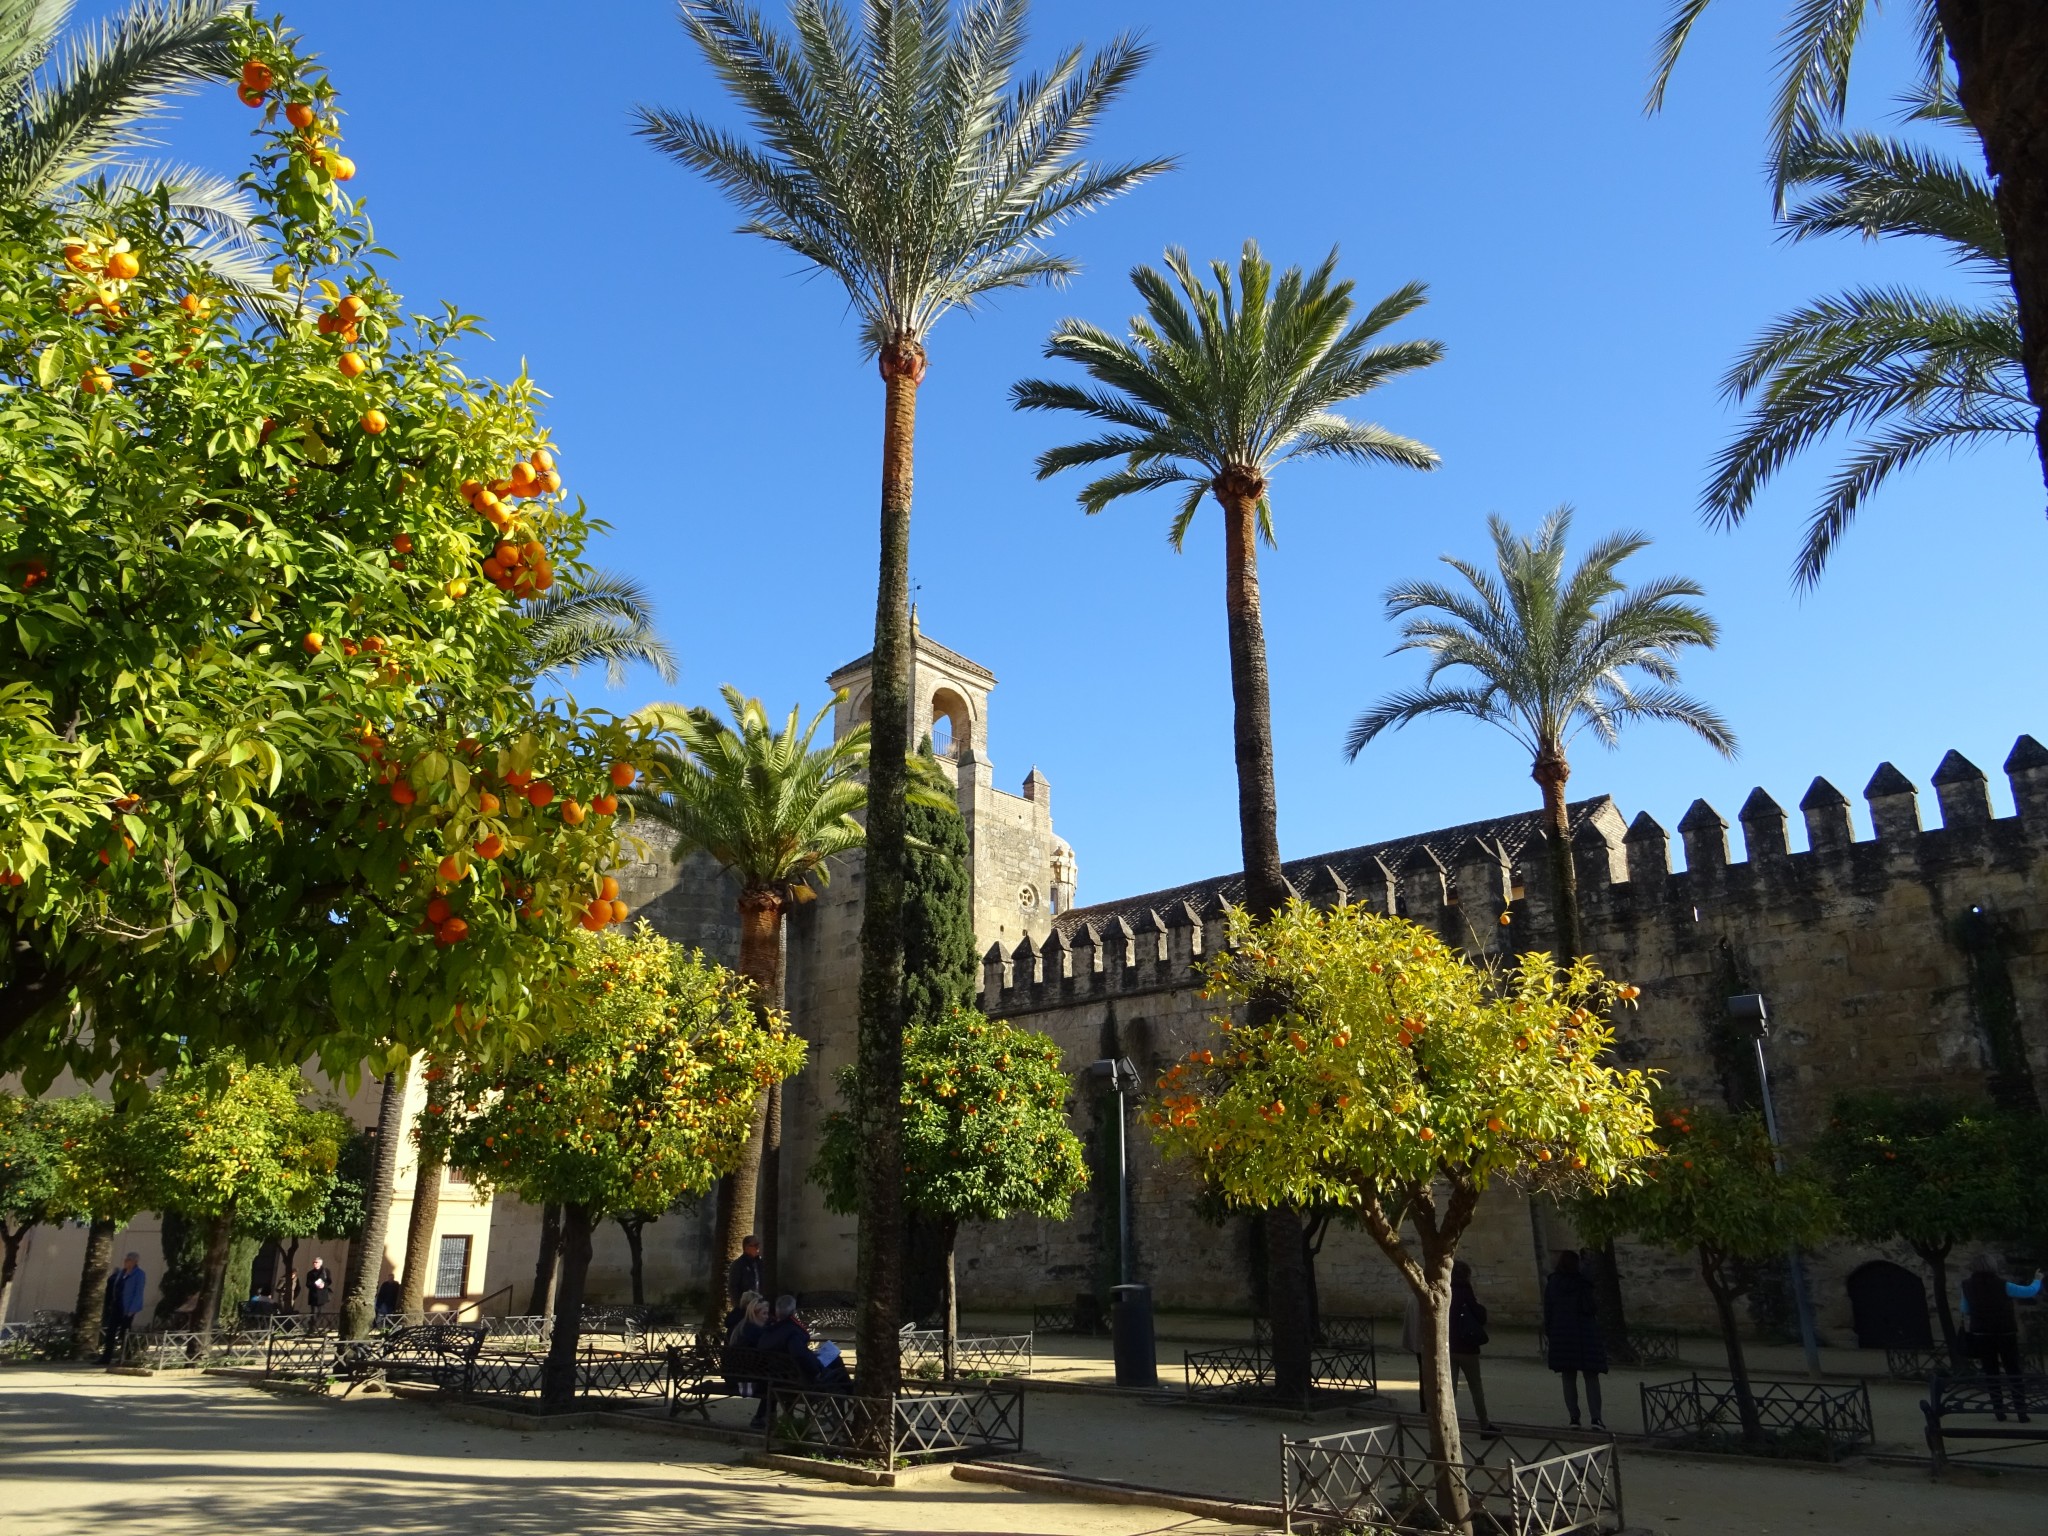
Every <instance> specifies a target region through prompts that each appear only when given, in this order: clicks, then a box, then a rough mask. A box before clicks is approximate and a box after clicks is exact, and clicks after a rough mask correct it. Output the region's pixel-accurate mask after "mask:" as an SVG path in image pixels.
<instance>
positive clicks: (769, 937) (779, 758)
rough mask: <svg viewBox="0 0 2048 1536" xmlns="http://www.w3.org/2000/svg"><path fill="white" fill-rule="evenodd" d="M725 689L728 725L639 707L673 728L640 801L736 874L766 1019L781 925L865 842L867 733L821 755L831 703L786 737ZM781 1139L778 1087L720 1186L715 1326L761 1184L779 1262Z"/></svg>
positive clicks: (789, 725)
mask: <svg viewBox="0 0 2048 1536" xmlns="http://www.w3.org/2000/svg"><path fill="white" fill-rule="evenodd" d="M720 692H721V693H722V695H723V696H724V699H725V707H726V710H727V712H728V713H729V714H730V715H731V716H732V723H731V724H730V725H728V724H727V723H726V722H725V721H723V720H720V719H719V718H718V716H717V715H715V714H713V713H712V712H711V711H710V710H709V709H705V708H702V707H698V708H694V709H683V708H680V707H678V706H676V705H673V704H654V705H650V706H648V708H647V709H645V710H644V711H642V713H641V718H642V719H643V720H646V721H648V722H650V723H652V724H653V725H655V726H656V727H657V728H659V729H661V730H663V731H666V732H668V733H669V734H670V735H671V736H672V737H673V738H674V742H675V745H674V746H673V747H669V746H660V747H657V749H656V751H655V754H654V761H653V764H652V767H651V769H650V771H649V774H648V782H647V787H646V789H645V790H644V791H643V792H642V793H640V794H639V795H637V796H636V797H635V803H636V805H637V808H638V810H639V813H640V814H641V815H642V816H645V817H647V818H648V819H650V820H652V821H655V822H658V823H659V824H661V825H663V826H665V827H668V828H670V829H671V830H673V831H674V832H675V834H676V857H677V858H678V859H680V858H682V857H683V856H684V855H686V854H688V853H691V852H693V851H696V850H702V851H703V852H705V853H708V854H709V855H710V856H711V857H712V858H714V859H716V860H717V861H718V863H719V864H721V865H722V866H724V867H725V868H726V869H728V870H730V871H731V872H732V873H733V874H734V875H735V876H736V877H737V878H738V880H739V883H740V893H739V901H738V906H739V914H740V956H739V970H740V974H741V975H743V976H745V977H746V978H747V979H748V980H749V981H751V982H752V983H753V984H754V1007H755V1010H756V1011H757V1012H758V1013H761V1014H763V1015H766V1014H767V1013H769V1012H770V1011H779V1010H780V1009H781V1008H782V1006H783V985H782V983H783V964H784V960H785V945H784V935H783V919H784V918H785V917H786V916H787V915H788V913H789V910H790V908H791V907H793V906H795V905H796V904H797V903H799V902H804V901H809V900H811V899H813V897H815V896H816V894H817V891H818V888H820V887H822V886H823V885H825V884H826V882H827V881H828V880H829V879H830V878H831V870H830V868H829V866H828V864H827V861H828V860H829V859H831V858H833V857H834V856H835V855H838V854H842V853H848V852H850V851H852V850H853V849H855V848H858V847H860V846H861V844H862V842H863V841H864V836H865V834H864V833H863V830H862V827H861V824H860V822H859V820H858V819H857V817H858V815H859V813H860V812H862V811H864V810H866V809H868V804H869V787H868V785H867V784H866V783H865V782H863V778H862V771H863V770H864V769H865V768H866V766H867V763H868V757H869V750H868V728H867V727H866V726H864V725H863V726H856V727H855V728H854V729H852V730H850V731H848V732H847V733H846V734H845V735H844V736H841V737H840V738H839V739H838V740H836V741H833V742H831V743H829V744H827V745H825V746H822V747H817V746H813V745H812V741H813V739H814V738H815V737H816V735H817V733H818V727H819V726H820V725H822V724H823V723H824V721H825V718H826V716H827V715H828V714H830V713H831V706H830V705H828V706H826V708H824V709H821V710H819V711H818V713H817V714H816V715H814V716H812V717H811V723H810V725H809V726H808V727H804V726H802V725H800V723H799V713H798V711H797V710H795V709H792V710H791V711H790V712H789V718H788V720H787V721H786V722H784V724H783V726H782V729H781V730H779V731H778V730H776V729H774V727H773V726H772V725H771V724H770V723H769V719H768V713H767V711H766V710H765V709H763V708H762V707H761V702H760V700H758V699H749V698H746V697H743V696H742V695H741V693H740V692H739V690H738V689H736V688H733V687H730V686H728V687H726V688H724V689H721V690H720ZM841 697H843V695H842V696H841ZM837 702H838V700H837V699H835V700H834V703H837ZM781 1132H782V1095H781V1091H780V1089H779V1087H777V1088H770V1089H769V1090H768V1092H767V1094H766V1095H765V1096H764V1098H763V1101H762V1106H761V1112H760V1114H759V1115H758V1116H757V1118H756V1120H755V1125H754V1134H753V1137H752V1139H751V1140H750V1141H749V1143H748V1145H747V1149H746V1151H745V1153H744V1154H743V1156H742V1159H741V1162H740V1165H739V1167H738V1168H737V1169H735V1170H734V1171H733V1172H732V1173H730V1174H728V1175H726V1176H725V1178H723V1179H721V1180H720V1181H719V1185H718V1235H717V1241H716V1243H715V1244H714V1245H713V1249H712V1255H711V1276H710V1286H709V1290H708V1292H707V1297H706V1301H705V1321H706V1323H707V1325H708V1326H710V1327H713V1328H715V1327H716V1326H717V1323H718V1320H719V1316H720V1314H721V1313H722V1312H723V1311H724V1310H725V1309H724V1304H723V1298H724V1296H725V1275H726V1268H727V1266H728V1265H730V1264H731V1263H732V1261H733V1260H734V1259H735V1258H737V1257H738V1256H739V1252H740V1242H741V1240H742V1239H743V1238H744V1237H745V1236H746V1235H747V1233H748V1232H750V1231H751V1230H753V1224H754V1209H755V1206H754V1186H755V1183H756V1181H757V1179H758V1180H760V1181H761V1182H763V1183H764V1184H765V1185H766V1186H767V1188H766V1191H765V1203H764V1209H763V1227H764V1230H763V1232H762V1237H763V1244H762V1246H763V1247H764V1248H765V1249H766V1251H767V1252H768V1254H769V1255H770V1256H771V1259H772V1257H773V1256H774V1255H776V1254H777V1252H778V1246H779V1245H777V1244H776V1238H777V1236H778V1234H777V1233H776V1232H774V1231H773V1230H771V1229H772V1228H773V1227H774V1226H775V1225H776V1217H777V1207H778V1206H779V1204H780V1199H779V1196H780V1188H781V1169H780V1159H781V1150H782V1134H781Z"/></svg>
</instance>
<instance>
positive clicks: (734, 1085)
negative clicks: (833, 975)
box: [448, 923, 804, 1407]
mask: <svg viewBox="0 0 2048 1536" xmlns="http://www.w3.org/2000/svg"><path fill="white" fill-rule="evenodd" d="M579 950H580V953H579V955H578V957H577V964H576V966H575V968H574V969H573V971H571V972H568V973H565V974H564V975H563V976H562V977H561V978H560V979H559V980H558V981H557V982H556V983H555V986H556V989H557V990H558V991H559V992H560V993H561V994H562V996H561V999H560V1001H561V1002H562V1003H563V1004H564V1005H565V1011H566V1012H567V1013H568V1015H569V1017H570V1019H571V1022H569V1023H568V1024H566V1025H564V1026H563V1027H562V1028H560V1029H559V1030H557V1031H556V1033H555V1034H553V1035H552V1036H551V1037H550V1038H549V1039H548V1041H547V1042H546V1043H545V1044H544V1045H539V1046H535V1047H533V1048H531V1049H529V1050H526V1051H523V1052H521V1053H519V1054H518V1055H516V1056H513V1057H512V1058H510V1059H509V1060H503V1061H499V1062H495V1063H493V1062H487V1061H479V1060H476V1059H475V1058H464V1059H463V1060H462V1061H461V1062H460V1063H459V1064H458V1065H457V1066H456V1067H455V1069H454V1072H453V1076H452V1078H451V1079H450V1089H449V1094H448V1099H449V1103H450V1106H451V1108H450V1114H451V1115H453V1116H455V1117H456V1118H457V1120H458V1123H457V1124H456V1126H455V1128H454V1130H453V1132H452V1133H451V1135H450V1138H449V1149H448V1160H449V1161H450V1162H451V1163H452V1164H454V1165H455V1166H456V1167H458V1168H462V1169H466V1170H467V1171H468V1172H469V1174H470V1176H471V1178H472V1179H473V1180H475V1181H476V1182H477V1183H478V1184H479V1185H480V1186H482V1187H484V1188H486V1189H488V1188H490V1187H492V1186H497V1187H502V1188H505V1189H509V1190H511V1191H512V1192H513V1193H514V1194H516V1195H518V1196H519V1197H520V1198H521V1199H522V1200H526V1201H528V1202H530V1203H532V1204H535V1205H544V1204H548V1203H559V1204H560V1205H561V1207H562V1228H563V1230H562V1279H561V1284H560V1286H559V1287H558V1288H557V1290H556V1292H555V1326H554V1335H553V1339H552V1342H551V1343H550V1345H549V1350H548V1359H547V1364H546V1367H545V1368H544V1370H543V1373H542V1388H541V1396H542V1401H543V1403H544V1404H546V1405H547V1406H549V1407H560V1406H564V1405H566V1404H568V1403H569V1402H571V1401H572V1400H573V1399H574V1396H575V1391H576V1376H575V1366H576V1344H577V1338H578V1332H579V1329H580V1327H581V1319H582V1313H583V1289H584V1280H585V1277H586V1275H587V1274H588V1271H589V1268H590V1237H591V1233H592V1231H593V1230H595V1228H596V1227H597V1225H598V1223H600V1222H601V1221H603V1220H604V1219H605V1218H606V1217H608V1216H617V1215H622V1214H631V1213H634V1212H639V1211H662V1210H666V1209H667V1208H668V1207H669V1206H671V1205H673V1204H674V1203H675V1202H676V1201H678V1200H681V1199H683V1198H685V1197H687V1196H691V1195H696V1194H700V1193H702V1192H703V1191H705V1190H707V1189H709V1188H710V1187H711V1186H712V1185H713V1184H714V1183H715V1182H716V1181H717V1180H718V1179H719V1177H720V1176H721V1175H723V1174H726V1173H729V1172H731V1171H732V1169H733V1168H734V1167H735V1166H736V1165H737V1164H738V1162H739V1159H740V1155H741V1152H742V1151H743V1149H744V1148H745V1146H746V1144H747V1140H748V1137H749V1136H750V1135H751V1134H752V1131H753V1123H754V1106H755V1104H756V1103H757V1102H758V1101H759V1099H760V1097H761V1095H762V1094H763V1093H764V1092H766V1091H767V1089H768V1088H769V1086H770V1085H771V1084H774V1083H779V1082H781V1081H782V1080H783V1079H785V1078H787V1077H789V1076H791V1075H792V1074H793V1073H795V1072H796V1071H797V1070H798V1069H799V1068H801V1067H802V1066H803V1060H804V1043H803V1041H802V1040H801V1039H799V1038H798V1037H797V1036H796V1035H794V1034H792V1033H791V1032H790V1030H789V1027H788V1024H787V1021H786V1020H784V1019H783V1018H782V1016H781V1015H779V1014H770V1015H768V1016H767V1017H766V1018H765V1019H757V1018H756V1016H755V1012H754V1007H753V1001H752V995H751V989H750V988H749V987H748V985H747V983H746V982H745V981H744V980H742V979H741V978H740V977H738V976H737V975H735V974H734V973H732V972H730V971H727V970H725V969H724V968H723V967H721V966H718V965H714V964H712V963H711V962H709V961H707V960H705V959H704V958H703V957H702V956H701V955H699V954H698V953H697V952H695V951H694V950H686V949H683V948H682V947H681V946H680V945H676V944H672V943H670V942H669V941H668V940H666V939H663V938H660V937H658V936H657V935H656V934H655V933H654V932H653V930H652V929H650V928H648V927H647V926H646V924H644V923H643V924H641V925H640V927H639V928H638V930H637V931H635V932H634V933H633V935H632V936H631V937H627V936H626V935H624V934H619V933H608V934H604V935H601V936H597V937H593V938H590V939H586V940H584V941H582V943H581V944H580V946H579Z"/></svg>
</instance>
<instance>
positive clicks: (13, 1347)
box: [0, 1308, 71, 1360]
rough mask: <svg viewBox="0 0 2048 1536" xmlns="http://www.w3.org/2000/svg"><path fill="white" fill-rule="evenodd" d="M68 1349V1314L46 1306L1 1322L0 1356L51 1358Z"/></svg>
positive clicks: (0, 1358) (68, 1351)
mask: <svg viewBox="0 0 2048 1536" xmlns="http://www.w3.org/2000/svg"><path fill="white" fill-rule="evenodd" d="M69 1353H71V1314H70V1313H69V1312H57V1311H52V1310H50V1309H48V1308H43V1309H41V1310H38V1311H35V1312H32V1313H30V1314H29V1316H28V1320H27V1321H26V1322H19V1323H0V1360H53V1359H57V1358H59V1357H60V1356H63V1355H68V1354H69Z"/></svg>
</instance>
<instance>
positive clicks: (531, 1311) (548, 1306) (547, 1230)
mask: <svg viewBox="0 0 2048 1536" xmlns="http://www.w3.org/2000/svg"><path fill="white" fill-rule="evenodd" d="M561 1257H562V1208H561V1207H560V1206H559V1205H557V1204H556V1203H555V1202H554V1201H552V1200H550V1201H549V1202H548V1203H547V1204H546V1205H543V1206H542V1207H541V1208H540V1254H539V1256H538V1257H537V1258H536V1259H535V1260H534V1264H533V1294H532V1295H531V1296H530V1297H528V1298H527V1302H526V1315H527V1316H528V1317H546V1316H547V1315H548V1314H549V1313H550V1312H552V1311H554V1310H555V1270H556V1266H557V1264H558V1262H559V1261H560V1259H561Z"/></svg>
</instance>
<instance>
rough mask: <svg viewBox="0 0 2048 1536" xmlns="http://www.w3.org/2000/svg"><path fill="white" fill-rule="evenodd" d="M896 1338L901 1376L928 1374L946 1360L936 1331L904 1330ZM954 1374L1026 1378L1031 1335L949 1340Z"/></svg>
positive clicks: (942, 1335)
mask: <svg viewBox="0 0 2048 1536" xmlns="http://www.w3.org/2000/svg"><path fill="white" fill-rule="evenodd" d="M897 1338H898V1339H899V1340H901V1345H900V1347H901V1349H902V1351H903V1371H904V1374H905V1375H910V1374H913V1373H915V1374H919V1375H931V1374H934V1373H936V1372H939V1371H942V1370H943V1369H944V1368H945V1361H946V1335H945V1332H944V1331H943V1330H942V1329H938V1328H906V1329H904V1330H903V1331H902V1332H901V1333H900V1334H898V1335H897ZM953 1361H954V1369H955V1371H956V1372H957V1373H958V1374H959V1375H962V1376H988V1377H994V1376H1029V1375H1030V1374H1031V1363H1032V1350H1031V1335H1030V1334H1028V1333H963V1334H961V1335H959V1336H958V1337H957V1338H956V1339H954V1341H953Z"/></svg>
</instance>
